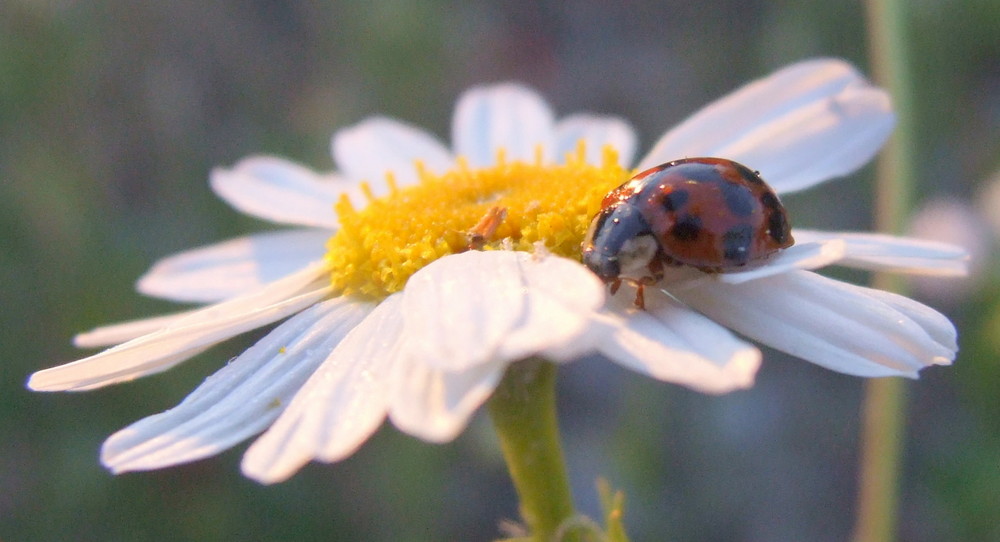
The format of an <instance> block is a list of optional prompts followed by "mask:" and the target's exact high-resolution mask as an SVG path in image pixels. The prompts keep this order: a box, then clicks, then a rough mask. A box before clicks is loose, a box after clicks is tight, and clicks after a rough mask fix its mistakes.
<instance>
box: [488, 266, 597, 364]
mask: <svg viewBox="0 0 1000 542" xmlns="http://www.w3.org/2000/svg"><path fill="white" fill-rule="evenodd" d="M515 256H516V258H517V259H518V261H519V262H520V269H519V271H520V272H521V274H522V280H523V288H522V293H521V295H522V296H524V298H525V305H524V309H525V312H524V313H523V314H522V315H521V319H520V321H519V322H518V324H517V326H516V327H514V328H513V329H511V330H510V331H509V333H508V334H507V335H506V338H505V339H504V340H503V342H502V343H501V344H500V348H499V350H498V351H497V353H496V355H495V356H494V360H498V361H502V362H505V363H506V362H512V361H517V360H520V359H524V358H526V357H529V356H534V355H539V356H542V357H544V358H546V359H550V360H553V361H569V360H572V359H574V358H577V357H579V356H580V355H583V354H585V353H588V352H589V351H591V350H593V349H595V348H596V345H597V344H598V343H599V342H600V341H601V335H600V333H599V332H598V328H595V327H593V324H594V316H595V314H596V311H598V310H599V309H600V308H601V307H602V306H603V305H604V298H605V289H606V288H605V286H604V284H603V283H601V281H600V280H599V279H598V278H597V277H596V276H595V275H594V274H593V273H592V272H591V271H590V270H589V269H587V268H586V267H584V266H583V265H581V264H580V263H579V262H575V261H573V260H569V259H566V258H559V257H556V256H551V255H546V256H542V255H529V254H526V253H523V252H516V253H515ZM486 287H487V288H489V285H487V286H486ZM485 310H490V308H489V307H487V308H485Z"/></svg>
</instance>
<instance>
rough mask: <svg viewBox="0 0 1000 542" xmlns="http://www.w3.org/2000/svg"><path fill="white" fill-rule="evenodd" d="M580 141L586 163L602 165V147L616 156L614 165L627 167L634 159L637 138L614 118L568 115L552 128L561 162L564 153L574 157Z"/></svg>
mask: <svg viewBox="0 0 1000 542" xmlns="http://www.w3.org/2000/svg"><path fill="white" fill-rule="evenodd" d="M580 141H584V142H586V146H587V147H586V152H587V163H588V164H594V165H600V164H601V163H602V162H603V155H604V146H605V145H608V146H610V147H612V148H613V149H615V151H617V152H618V163H619V164H624V165H626V166H627V165H629V164H631V163H632V159H633V158H634V156H635V147H636V142H637V138H636V135H635V130H633V129H632V125H631V124H629V123H628V122H626V121H625V120H624V119H620V118H618V117H601V116H597V115H588V114H577V115H570V116H568V117H566V118H564V119H562V120H560V121H559V123H558V124H556V155H555V158H556V159H557V160H562V159H563V157H564V156H565V155H566V154H567V153H574V154H575V153H576V150H577V145H579V143H580Z"/></svg>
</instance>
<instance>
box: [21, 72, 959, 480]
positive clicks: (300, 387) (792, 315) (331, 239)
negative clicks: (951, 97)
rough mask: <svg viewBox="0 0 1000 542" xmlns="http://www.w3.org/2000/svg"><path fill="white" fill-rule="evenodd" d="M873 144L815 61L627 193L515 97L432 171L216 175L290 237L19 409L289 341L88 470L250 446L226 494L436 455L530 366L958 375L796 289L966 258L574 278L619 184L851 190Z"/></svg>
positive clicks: (172, 295) (721, 110)
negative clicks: (698, 177)
mask: <svg viewBox="0 0 1000 542" xmlns="http://www.w3.org/2000/svg"><path fill="white" fill-rule="evenodd" d="M892 125H893V114H892V111H891V106H890V102H889V98H888V96H887V95H886V94H885V93H884V92H883V91H882V90H880V89H878V88H875V87H873V86H871V85H870V84H869V83H867V82H866V81H865V80H864V79H863V78H862V77H861V76H860V75H859V74H858V73H857V72H856V71H855V70H854V68H852V67H851V66H850V65H848V64H846V63H844V62H843V61H839V60H832V59H818V60H810V61H806V62H802V63H799V64H795V65H792V66H789V67H787V68H785V69H782V70H780V71H778V72H776V73H774V74H772V75H770V76H768V77H765V78H763V79H760V80H757V81H754V82H752V83H750V84H748V85H746V86H744V87H742V88H740V89H738V90H737V91H735V92H733V93H732V94H730V95H728V96H726V97H724V98H722V99H720V100H718V101H716V102H714V103H712V104H710V105H709V106H707V107H706V108H704V109H702V110H701V111H699V112H697V113H696V114H694V115H693V116H692V117H690V118H689V119H687V120H686V121H685V122H683V123H682V124H680V125H679V126H677V127H675V128H674V129H672V130H670V131H668V132H667V133H666V134H665V135H663V136H662V137H661V138H660V140H659V141H658V142H657V143H656V144H655V145H654V146H653V147H652V150H651V151H650V152H649V153H648V154H647V155H646V156H645V157H643V158H642V159H641V160H639V161H638V163H637V164H636V166H635V169H629V168H628V167H627V164H630V163H632V156H633V153H634V151H635V147H636V138H635V136H634V134H633V131H632V129H631V127H630V126H629V125H628V124H627V123H626V122H624V121H622V120H620V119H617V118H612V117H603V116H595V115H589V114H577V115H571V116H569V117H566V118H563V119H559V120H556V119H555V118H554V116H553V113H552V111H551V109H550V108H549V106H548V105H547V104H546V103H545V102H544V101H543V99H542V98H541V97H539V96H538V95H537V94H536V93H534V92H533V91H531V90H529V89H527V88H524V87H522V86H519V85H516V84H500V85H495V86H483V87H477V88H473V89H471V90H469V91H467V92H466V93H464V94H463V95H462V96H461V97H460V99H459V101H458V104H457V107H456V111H455V115H454V119H453V124H452V144H453V148H452V149H448V148H447V147H446V146H444V145H443V144H441V143H440V142H439V141H438V140H437V139H435V138H434V137H433V136H431V135H429V134H428V133H426V132H424V131H422V130H420V129H417V128H415V127H413V126H410V125H407V124H404V123H401V122H399V121H396V120H392V119H388V118H382V117H376V118H370V119H367V120H364V121H362V122H360V123H359V124H357V125H355V126H352V127H349V128H346V129H343V130H341V131H339V132H337V133H336V134H335V135H334V137H333V144H332V151H333V157H334V160H335V162H336V164H337V167H338V170H337V172H336V173H333V174H317V173H315V172H313V171H312V170H310V169H308V168H305V167H302V166H299V165H296V164H293V163H290V162H288V161H285V160H282V159H280V158H275V157H252V158H247V159H245V160H243V161H241V162H239V163H238V164H236V165H235V166H234V167H232V168H230V169H219V170H216V171H214V172H213V174H212V179H211V184H212V188H213V189H214V190H215V192H216V193H217V194H218V195H219V196H220V197H222V198H223V199H225V200H226V201H227V202H228V203H230V204H231V205H232V206H233V207H235V208H236V209H238V210H240V211H243V212H245V213H248V214H251V215H254V216H257V217H259V218H263V219H265V220H270V221H273V222H278V223H282V224H291V225H296V226H299V227H300V229H293V230H285V231H280V232H277V233H265V234H257V235H251V236H247V237H242V238H238V239H234V240H231V241H227V242H223V243H220V244H217V245H212V246H208V247H204V248H199V249H195V250H192V251H189V252H184V253H181V254H179V255H175V256H172V257H168V258H166V259H164V260H163V261H161V262H159V263H157V264H156V265H155V266H153V268H152V269H151V270H150V271H149V272H148V273H147V274H146V275H145V276H144V277H142V278H141V279H140V280H139V283H138V289H139V291H141V292H143V293H145V294H149V295H154V296H159V297H164V298H168V299H172V300H176V301H184V302H198V303H207V304H208V305H207V306H205V307H203V308H199V309H195V310H191V311H188V312H183V313H179V314H174V315H169V316H164V317H158V318H152V319H147V320H140V321H136V322H129V323H124V324H118V325H112V326H108V327H102V328H98V329H96V330H93V331H91V332H88V333H84V334H81V335H79V336H78V337H77V338H76V344H77V345H79V346H85V347H93V346H107V345H116V346H113V347H111V348H109V349H107V350H105V351H103V352H101V353H99V354H96V355H93V356H91V357H88V358H84V359H81V360H79V361H76V362H73V363H69V364H66V365H62V366H58V367H54V368H51V369H47V370H43V371H39V372H37V373H35V374H34V375H32V377H31V379H30V381H29V382H28V385H29V387H31V388H32V389H35V390H46V391H60V390H88V389H93V388H97V387H101V386H105V385H108V384H113V383H118V382H124V381H128V380H132V379H134V378H138V377H140V376H145V375H148V374H152V373H157V372H160V371H163V370H166V369H168V368H170V367H172V366H174V365H176V364H178V363H180V362H182V361H184V360H186V359H188V358H190V357H192V356H194V355H196V354H198V353H200V352H202V351H204V350H206V349H207V348H209V347H211V346H212V345H214V344H217V343H219V342H221V341H224V340H226V339H228V338H230V337H233V336H234V335H237V334H240V333H243V332H246V331H249V330H251V329H254V328H257V327H260V326H264V325H267V324H270V323H273V322H277V321H279V320H282V319H285V318H288V319H287V320H286V321H285V322H283V323H281V324H280V325H278V326H277V327H276V328H274V329H273V330H272V331H271V332H270V333H268V334H267V335H266V336H265V337H264V338H262V339H261V340H260V341H258V342H257V343H256V344H255V345H254V346H252V347H251V348H249V349H248V350H247V351H245V352H244V353H242V354H241V355H240V356H238V357H237V358H235V359H233V360H231V361H230V362H229V363H228V364H226V365H225V366H224V367H223V368H222V369H221V370H219V371H218V372H217V373H216V374H214V375H212V376H210V377H209V378H207V379H206V380H205V382H204V383H203V384H202V385H201V386H199V387H198V388H197V389H196V390H195V391H194V392H192V393H191V394H190V395H189V396H188V397H187V398H185V399H184V401H182V402H181V403H180V404H179V405H178V406H176V407H175V408H173V409H171V410H168V411H166V412H163V413H161V414H156V415H153V416H150V417H148V418H146V419H143V420H140V421H138V422H136V423H134V424H132V425H131V426H129V427H127V428H125V429H123V430H121V431H119V432H118V433H116V434H114V435H112V436H111V437H110V438H109V439H108V440H107V442H105V444H104V446H103V449H102V454H101V459H102V461H103V463H104V464H105V465H106V466H107V467H108V468H109V469H111V470H112V471H114V472H124V471H135V470H148V469H157V468H162V467H166V466H170V465H176V464H179V463H184V462H189V461H193V460H196V459H199V458H203V457H206V456H210V455H213V454H217V453H219V452H221V451H223V450H226V449H228V448H230V447H232V446H234V445H236V444H237V443H239V442H241V441H243V440H245V439H248V438H250V437H252V436H254V435H256V434H258V433H260V432H262V431H264V434H263V435H262V436H260V437H259V438H258V439H257V440H256V441H255V442H254V443H253V444H252V445H251V446H250V448H249V449H248V451H247V452H246V455H245V456H244V461H243V470H244V472H245V473H246V474H247V475H248V476H250V477H252V478H254V479H257V480H259V481H262V482H265V483H271V482H277V481H281V480H284V479H286V478H288V477H289V476H291V475H292V474H294V473H295V472H296V471H297V470H298V469H299V468H300V467H301V466H302V465H304V464H305V463H307V462H308V461H310V460H313V459H317V460H321V461H328V462H329V461H336V460H339V459H342V458H344V457H346V456H348V455H350V454H351V453H353V452H354V451H355V450H356V449H357V448H358V447H359V446H360V445H361V444H362V443H363V442H364V441H365V440H366V439H367V438H368V437H369V436H370V435H371V434H372V433H373V432H374V431H375V430H376V429H377V428H378V427H379V426H380V425H381V424H382V422H383V421H384V419H385V418H386V417H388V418H389V419H391V420H392V422H393V423H394V424H395V425H396V426H397V427H398V428H399V429H401V430H403V431H405V432H407V433H409V434H411V435H414V436H417V437H420V438H422V439H425V440H428V441H433V442H442V441H448V440H450V439H452V438H454V437H455V436H456V435H457V434H458V433H459V432H461V430H462V429H463V428H464V427H465V425H466V424H467V422H468V420H469V418H470V417H471V416H472V414H473V413H474V412H475V411H476V410H477V409H478V407H479V406H480V405H482V403H483V402H484V401H485V400H486V399H487V398H489V397H490V395H491V394H492V392H493V390H494V389H495V387H496V386H497V384H498V382H499V381H500V379H501V377H502V376H503V375H504V372H505V371H506V369H507V367H508V366H509V365H510V364H511V363H513V362H516V361H519V360H523V359H527V358H543V359H545V360H549V361H552V362H557V363H559V362H568V361H572V360H574V359H577V358H579V357H581V356H583V355H586V354H590V353H594V352H598V353H601V354H603V355H604V356H605V357H607V358H608V359H610V360H612V361H614V362H616V363H619V364H621V365H623V366H625V367H628V368H629V369H633V370H635V371H638V372H640V373H642V374H646V375H649V376H651V377H654V378H657V379H660V380H663V381H667V382H673V383H677V384H681V385H684V386H688V387H690V388H693V389H696V390H699V391H702V392H707V393H723V392H727V391H731V390H734V389H739V388H746V387H748V386H750V385H752V383H753V379H754V375H755V373H756V371H757V369H758V367H759V364H760V361H761V353H760V351H759V350H758V349H757V348H756V347H755V346H753V345H752V344H750V343H749V342H747V341H745V340H743V339H742V338H739V337H738V336H737V335H735V334H734V333H733V332H736V333H738V334H739V335H741V336H743V337H746V338H749V339H752V340H755V341H757V342H760V343H762V344H765V345H768V346H771V347H773V348H776V349H778V350H782V351H785V352H788V353H790V354H792V355H795V356H798V357H800V358H802V359H805V360H807V361H811V362H813V363H816V364H819V365H821V366H824V367H827V368H830V369H833V370H835V371H840V372H843V373H847V374H852V375H858V376H866V377H875V376H907V377H916V376H917V373H918V371H919V370H920V369H922V368H923V367H926V366H929V365H933V364H948V363H950V362H951V361H952V360H953V359H954V357H955V353H956V349H957V347H956V334H955V330H954V327H953V326H952V325H951V323H950V322H949V321H948V320H947V319H946V318H945V317H944V316H942V315H941V314H939V313H938V312H936V311H934V310H933V309H930V308H928V307H926V306H924V305H921V304H919V303H917V302H915V301H912V300H910V299H907V298H905V297H901V296H899V295H895V294H892V293H887V292H882V291H878V290H873V289H870V288H865V287H861V286H856V285H852V284H847V283H844V282H839V281H836V280H833V279H830V278H826V277H823V276H821V275H819V274H816V273H814V272H813V271H811V270H813V269H817V268H820V267H823V266H827V265H833V264H836V265H843V266H850V267H855V268H861V269H870V270H888V271H896V272H902V273H912V274H924V275H956V274H961V273H962V272H963V269H964V263H963V261H964V253H963V252H962V251H961V250H960V249H957V248H955V247H952V246H949V245H944V244H937V243H931V242H924V241H917V240H913V239H906V238H896V237H890V236H886V235H878V234H867V233H830V232H819V231H810V230H804V229H795V230H794V231H793V234H794V237H795V239H796V240H797V242H798V243H797V244H796V245H795V246H793V247H791V248H789V249H787V250H784V251H783V252H781V253H780V254H779V255H778V256H776V257H774V258H771V259H769V260H768V261H767V262H766V263H765V264H764V265H761V266H758V267H755V268H753V269H751V270H747V271H744V272H738V273H727V274H705V273H701V272H699V271H697V270H693V269H687V270H684V269H681V270H677V271H676V272H675V273H672V274H671V275H670V276H669V277H667V278H665V279H664V280H663V281H662V282H661V283H658V284H657V285H656V286H655V287H647V288H646V290H645V294H644V299H645V305H644V308H643V309H639V308H637V307H636V305H635V303H634V299H635V294H634V291H629V290H630V288H631V287H630V286H628V285H626V286H624V287H622V288H621V289H620V291H618V292H617V293H616V294H614V295H611V294H610V293H609V292H608V289H607V288H606V286H605V285H604V284H603V283H602V282H601V281H600V280H598V279H597V277H596V276H595V275H594V274H593V273H591V272H590V271H589V270H588V269H587V268H586V267H584V266H583V265H582V264H581V263H580V243H581V241H582V239H583V235H584V232H585V231H586V229H587V226H588V224H589V222H590V220H591V217H593V216H594V214H595V213H596V212H597V211H598V209H599V206H600V203H601V199H602V198H603V196H604V194H606V193H607V192H608V191H610V190H611V189H613V188H615V187H616V186H617V185H619V184H621V183H622V182H623V181H624V180H625V179H627V178H628V177H630V176H631V175H632V174H633V173H634V172H635V171H637V170H643V169H646V168H648V167H651V166H654V165H657V164H659V163H662V162H667V161H669V160H673V159H677V158H682V157H688V156H719V157H725V158H728V159H732V160H735V161H738V162H740V163H743V164H746V165H747V166H749V167H751V168H753V169H755V170H759V171H760V172H761V174H762V176H763V177H764V178H765V179H767V181H768V182H769V183H770V185H771V186H772V187H773V188H774V189H775V190H776V191H777V192H778V193H789V192H794V191H797V190H802V189H805V188H809V187H811V186H814V185H816V184H818V183H820V182H823V181H825V180H828V179H831V178H834V177H839V176H843V175H846V174H849V173H851V172H853V171H855V170H856V169H858V168H859V167H861V166H862V165H863V164H865V163H866V162H868V161H869V160H870V159H871V158H872V157H873V156H874V154H875V153H876V152H877V150H878V149H879V147H880V146H881V145H882V144H883V142H884V141H885V139H886V138H887V137H888V134H889V132H890V131H891V128H892ZM491 213H493V214H492V215H491ZM491 216H492V218H491ZM792 221H793V223H794V221H795V218H794V217H792ZM470 245H473V246H474V248H476V249H482V250H468V248H469V247H470ZM289 317H290V318H289Z"/></svg>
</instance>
